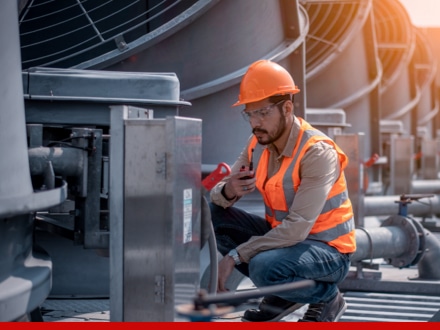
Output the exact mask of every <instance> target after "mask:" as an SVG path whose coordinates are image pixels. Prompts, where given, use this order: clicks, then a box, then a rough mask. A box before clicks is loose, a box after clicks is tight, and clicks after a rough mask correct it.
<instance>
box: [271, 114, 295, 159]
mask: <svg viewBox="0 0 440 330" xmlns="http://www.w3.org/2000/svg"><path fill="white" fill-rule="evenodd" d="M300 128H301V123H300V121H299V119H298V118H297V117H296V116H294V117H293V125H292V127H291V129H290V134H289V139H288V140H287V143H286V145H285V146H284V149H283V151H282V152H281V154H280V155H279V156H278V157H277V160H281V159H282V158H283V157H292V156H293V150H294V149H295V144H296V140H297V139H298V134H299V130H300ZM267 148H268V149H269V151H270V152H271V153H276V150H275V147H274V146H273V145H272V144H270V145H268V146H267Z"/></svg>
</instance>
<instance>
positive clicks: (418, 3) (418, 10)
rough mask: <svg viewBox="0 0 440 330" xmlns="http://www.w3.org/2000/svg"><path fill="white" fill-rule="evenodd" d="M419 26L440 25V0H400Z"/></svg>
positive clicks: (414, 22)
mask: <svg viewBox="0 0 440 330" xmlns="http://www.w3.org/2000/svg"><path fill="white" fill-rule="evenodd" d="M399 1H400V3H401V4H402V5H403V6H404V7H405V8H406V10H407V11H408V14H409V16H410V18H411V21H412V23H413V24H414V25H415V26H417V27H439V26H440V0H399Z"/></svg>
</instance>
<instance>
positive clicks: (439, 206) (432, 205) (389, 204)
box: [364, 195, 440, 216]
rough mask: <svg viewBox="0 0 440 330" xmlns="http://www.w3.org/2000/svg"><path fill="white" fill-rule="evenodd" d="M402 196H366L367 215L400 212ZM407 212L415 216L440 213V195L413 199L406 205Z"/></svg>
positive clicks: (365, 209) (365, 211) (365, 207)
mask: <svg viewBox="0 0 440 330" xmlns="http://www.w3.org/2000/svg"><path fill="white" fill-rule="evenodd" d="M399 200H400V196H396V195H394V196H366V197H365V198H364V213H365V216H386V215H390V214H399V204H398V201H399ZM406 207H407V210H408V212H407V214H411V215H414V216H432V215H433V214H440V197H439V196H438V195H435V196H432V197H426V198H422V199H420V200H418V201H412V202H411V203H409V204H407V205H406Z"/></svg>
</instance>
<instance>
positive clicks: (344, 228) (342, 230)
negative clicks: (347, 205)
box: [307, 218, 354, 242]
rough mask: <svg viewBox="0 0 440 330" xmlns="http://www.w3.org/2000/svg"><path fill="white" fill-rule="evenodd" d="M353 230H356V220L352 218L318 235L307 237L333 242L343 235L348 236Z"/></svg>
mask: <svg viewBox="0 0 440 330" xmlns="http://www.w3.org/2000/svg"><path fill="white" fill-rule="evenodd" d="M353 230H354V220H353V218H350V219H348V220H347V221H345V222H344V223H340V224H338V225H337V226H335V227H333V228H329V229H327V230H324V231H322V232H319V233H317V234H312V235H309V236H307V238H308V239H313V240H317V241H324V242H331V241H334V240H335V239H337V238H338V237H340V236H342V235H345V234H348V233H349V232H351V231H353Z"/></svg>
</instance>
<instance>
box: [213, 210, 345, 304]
mask: <svg viewBox="0 0 440 330" xmlns="http://www.w3.org/2000/svg"><path fill="white" fill-rule="evenodd" d="M210 209H211V219H212V224H213V227H214V232H215V236H216V241H217V248H218V250H219V252H220V253H221V254H222V255H226V254H227V253H228V252H229V251H230V250H232V249H234V248H236V247H237V246H238V245H240V244H241V243H244V242H246V241H248V240H249V238H251V237H252V236H261V235H264V234H265V233H267V232H268V231H269V230H270V229H271V226H270V224H269V223H268V222H267V221H266V220H265V219H264V218H262V217H259V216H257V215H254V214H251V213H248V212H246V211H244V210H242V209H240V208H237V207H229V208H226V209H224V208H223V207H220V206H217V205H215V204H212V203H210ZM349 267H350V255H349V254H342V253H340V252H339V251H338V250H336V249H335V248H333V247H331V246H329V245H328V244H326V243H324V242H320V241H313V240H308V239H306V240H305V241H303V242H301V243H298V244H296V245H294V246H290V247H285V248H280V249H273V250H267V251H263V252H260V253H258V254H257V255H255V256H254V257H253V258H252V259H251V260H250V262H249V264H247V263H242V264H241V265H239V266H236V268H237V269H238V270H239V271H240V272H241V273H242V274H244V275H245V276H247V277H249V278H250V279H251V280H252V282H253V283H254V284H255V285H256V286H257V287H266V286H271V285H278V284H284V283H290V282H295V281H301V280H304V279H308V280H315V282H316V285H315V286H314V287H307V288H302V289H297V290H291V291H287V292H283V293H278V294H277V296H279V297H281V298H283V299H286V300H289V301H292V302H297V303H305V304H307V303H321V302H329V301H330V300H332V299H333V298H334V297H335V296H336V294H337V292H338V287H337V285H338V283H340V282H342V281H343V280H344V278H345V277H346V275H347V273H348V270H349Z"/></svg>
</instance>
